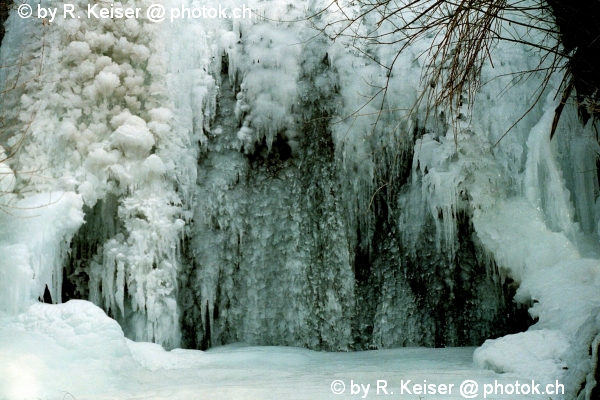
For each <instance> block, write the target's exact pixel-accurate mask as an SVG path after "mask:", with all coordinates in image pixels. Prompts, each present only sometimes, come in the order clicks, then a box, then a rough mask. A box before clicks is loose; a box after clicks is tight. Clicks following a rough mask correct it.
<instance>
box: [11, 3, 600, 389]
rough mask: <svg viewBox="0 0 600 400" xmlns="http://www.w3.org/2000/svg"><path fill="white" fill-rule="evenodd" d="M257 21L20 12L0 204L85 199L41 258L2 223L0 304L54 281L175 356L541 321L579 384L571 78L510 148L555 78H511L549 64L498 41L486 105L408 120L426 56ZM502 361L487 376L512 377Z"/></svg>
mask: <svg viewBox="0 0 600 400" xmlns="http://www.w3.org/2000/svg"><path fill="white" fill-rule="evenodd" d="M126 4H127V5H130V6H134V5H135V6H138V7H142V8H143V7H146V6H148V5H149V4H150V3H149V2H144V1H136V2H128V3H126ZM215 4H216V3H215ZM215 4H213V3H210V2H206V3H201V2H186V3H185V5H186V6H189V7H194V6H199V7H201V6H202V5H207V6H211V5H212V6H214V5H215ZM222 4H223V5H228V6H234V5H240V4H237V3H231V4H229V3H228V4H224V3H222ZM247 5H248V6H249V7H251V8H253V9H254V11H255V12H256V14H257V15H258V17H255V18H253V19H247V20H235V19H232V20H219V19H215V20H204V19H203V20H193V19H188V20H178V21H175V22H173V23H171V22H168V21H165V22H163V23H151V22H150V21H147V20H145V19H144V18H139V19H128V20H111V19H106V20H102V21H98V20H92V19H87V18H86V17H84V16H82V18H80V19H61V18H57V19H56V21H54V22H52V23H50V24H45V23H41V22H40V21H35V20H23V19H20V18H18V17H17V15H16V14H15V15H12V16H11V17H10V19H9V21H8V24H7V36H6V37H5V39H4V41H3V45H2V53H1V55H2V60H3V63H4V64H5V65H12V67H11V68H5V69H2V70H1V71H2V79H3V81H4V82H5V88H6V89H8V90H7V91H6V92H5V93H4V94H3V105H2V106H3V114H4V120H5V121H8V123H6V127H5V128H4V131H3V132H2V134H3V136H2V140H3V142H2V143H1V144H2V146H4V147H5V148H6V149H7V157H3V158H6V160H5V161H4V163H3V164H2V165H3V167H2V168H5V170H6V176H7V177H9V178H10V179H11V182H10V183H7V184H6V186H4V184H3V186H2V188H3V191H5V192H10V193H13V192H15V193H18V195H11V196H8V197H6V196H5V198H4V197H3V199H4V200H6V201H5V203H4V208H5V209H6V211H7V212H9V211H10V209H11V207H15V206H16V205H18V204H19V203H17V201H26V202H27V201H29V203H27V204H29V207H31V206H32V205H33V207H38V206H41V207H40V210H50V209H51V207H50V206H48V207H44V206H45V204H44V202H43V201H41V200H40V197H39V196H40V195H42V194H47V193H52V192H55V191H60V192H61V193H67V195H66V196H67V197H66V198H67V199H70V200H69V201H70V202H69V204H68V205H65V206H64V207H62V208H61V207H56V208H53V209H52V210H55V211H52V213H53V214H52V215H53V218H47V219H44V220H43V221H41V222H40V226H42V227H52V228H53V229H55V231H56V232H54V231H52V232H54V233H52V234H51V235H49V236H51V237H49V236H43V235H42V236H39V237H40V243H41V244H40V245H39V246H37V245H36V246H31V245H30V244H31V243H32V242H31V240H30V238H31V237H32V236H31V235H29V233H28V232H31V233H33V232H35V231H36V230H40V229H39V228H36V226H34V225H31V224H30V225H27V224H23V225H19V224H18V223H16V222H11V223H5V222H3V232H4V233H3V236H2V246H3V247H2V249H3V250H2V251H3V254H6V255H7V256H6V258H5V259H10V260H13V261H11V262H10V265H11V267H10V268H9V267H4V269H3V271H8V272H4V275H3V276H4V277H6V280H5V282H11V285H10V287H11V290H12V292H10V293H11V294H6V293H8V292H6V291H4V292H2V294H0V295H1V296H3V297H2V298H3V300H2V303H1V306H2V309H3V310H4V311H11V312H16V311H18V309H19V308H20V307H22V306H23V305H24V304H26V303H27V302H29V301H33V300H34V299H37V297H38V296H42V295H43V292H44V288H45V286H46V285H48V287H49V288H50V289H51V290H50V291H51V294H52V300H53V301H54V302H60V301H66V300H68V299H71V298H86V299H89V300H91V301H93V302H95V303H96V304H98V305H100V306H102V307H103V308H104V309H105V310H107V311H108V312H109V314H110V315H111V316H113V317H114V318H115V319H116V320H117V321H119V322H120V324H121V325H122V326H123V328H124V331H125V332H126V334H127V335H128V336H129V337H131V338H134V339H136V340H148V341H155V342H158V343H161V344H163V345H165V346H167V347H176V346H179V345H183V346H186V347H196V348H207V347H210V346H214V345H218V344H224V343H230V342H235V341H246V342H250V343H254V344H286V345H295V346H305V347H309V348H315V349H326V350H346V349H365V348H382V347H393V346H403V345H427V346H453V345H479V344H481V343H482V342H483V341H484V340H485V339H487V338H490V337H497V336H501V335H505V334H507V333H512V332H516V331H520V330H525V329H527V327H528V326H529V325H530V324H531V323H532V322H534V321H532V320H531V319H530V318H529V316H528V315H527V311H526V309H527V308H528V307H530V306H531V305H533V308H532V311H531V315H532V316H533V317H534V318H536V319H538V321H537V323H536V324H535V325H533V327H532V328H531V329H533V330H547V331H552V332H551V333H550V334H548V337H553V338H556V337H558V338H559V339H560V340H558V339H557V340H558V341H559V342H560V343H567V344H566V345H565V346H570V348H572V349H574V350H573V352H572V354H574V355H573V358H572V359H569V360H567V359H566V358H565V357H566V356H564V357H563V356H560V357H558V359H557V360H554V361H552V365H553V366H555V367H556V370H552V371H553V372H552V373H553V374H556V375H557V376H560V374H562V372H561V371H562V369H561V366H562V365H563V364H561V363H563V362H564V363H567V364H568V365H569V366H570V367H573V368H571V369H570V370H569V371H570V372H569V373H571V374H572V380H573V382H581V381H582V380H583V379H584V378H585V373H586V372H587V371H589V370H590V366H589V362H590V357H589V355H588V353H587V348H586V346H588V345H589V343H590V342H591V341H592V339H593V338H594V337H595V335H596V334H597V331H598V329H597V327H596V325H595V322H594V321H595V320H594V315H595V314H594V310H593V304H594V301H595V300H596V299H597V294H596V293H597V291H596V290H595V289H596V288H597V286H596V284H597V283H596V280H597V278H596V276H597V273H598V262H597V258H598V256H599V254H600V253H598V222H599V219H600V218H599V217H600V213H599V212H598V208H597V206H596V199H597V197H598V183H597V182H598V177H597V170H596V156H597V147H598V146H597V141H596V137H595V135H594V133H593V132H594V130H593V129H594V127H593V126H591V125H590V126H587V127H582V126H581V125H580V124H579V122H578V120H577V117H576V115H575V114H576V113H575V111H574V109H573V108H572V107H571V106H570V105H568V106H567V107H566V109H565V112H564V116H563V118H562V122H561V125H560V126H559V128H558V130H557V133H556V136H555V138H554V139H553V140H552V141H550V140H549V131H548V129H549V124H550V123H551V119H552V114H553V108H554V107H555V105H556V104H555V103H554V97H553V90H554V89H555V88H556V87H557V85H558V83H559V82H560V79H561V77H560V76H556V77H554V78H553V79H552V80H551V81H550V82H549V85H548V88H547V90H546V91H545V92H543V93H542V94H541V95H540V99H541V100H540V101H539V102H538V103H537V105H535V106H534V107H533V108H532V110H531V112H529V113H528V114H526V116H525V117H524V118H523V119H522V120H521V121H520V122H519V123H518V124H517V125H516V126H515V127H514V128H513V129H512V130H511V131H510V132H509V133H508V134H506V135H505V136H504V134H505V133H506V131H507V129H508V128H509V127H510V126H511V125H512V124H513V123H514V122H515V121H516V120H518V119H519V118H520V117H521V116H522V115H523V114H524V113H525V112H526V111H527V110H528V109H529V108H530V106H531V105H532V104H534V102H535V99H536V98H537V97H538V94H539V93H537V92H536V91H537V90H538V89H539V87H540V84H541V82H542V77H540V76H537V75H535V74H532V75H531V76H529V79H521V80H518V79H517V81H516V83H515V81H514V80H513V78H514V77H513V76H512V75H511V74H514V73H515V72H518V71H524V70H531V69H534V68H535V67H536V66H537V65H538V63H539V60H540V54H538V53H536V52H532V51H531V50H529V49H527V48H525V47H523V46H520V45H517V44H509V43H502V44H500V45H499V47H498V48H496V50H495V53H494V57H495V59H496V60H498V61H499V62H497V63H496V64H495V65H494V68H492V66H491V65H488V66H486V67H485V68H484V70H483V71H482V80H483V81H484V82H486V84H485V85H484V86H483V88H482V90H481V91H480V93H478V94H477V97H476V98H475V99H467V98H465V102H464V103H465V104H467V103H468V101H467V100H473V102H472V103H473V105H474V106H473V108H468V107H466V106H464V107H462V108H459V109H454V110H452V111H451V110H449V109H447V108H444V107H439V108H437V109H435V110H433V112H430V113H429V114H428V113H426V112H425V109H424V108H416V109H415V108H413V107H414V105H415V102H416V100H417V98H418V96H419V93H420V90H422V89H421V88H422V86H421V84H422V80H421V75H420V74H421V71H422V67H423V66H424V65H426V63H427V60H426V58H424V57H423V54H424V51H425V50H427V48H429V46H431V42H430V41H428V40H429V39H428V40H423V41H421V42H417V43H414V44H413V45H412V46H410V47H408V48H407V49H405V50H404V51H403V52H402V54H401V55H400V57H399V58H398V60H397V61H396V62H395V64H394V65H395V66H394V68H393V69H392V70H386V69H385V68H383V67H382V66H381V64H384V65H388V64H389V62H390V61H391V60H392V59H393V58H394V57H395V56H396V52H397V47H394V45H389V46H372V45H370V44H369V43H360V41H358V42H357V41H350V42H348V41H344V40H342V39H340V40H337V41H335V42H333V41H330V40H328V39H327V38H326V37H325V36H322V35H320V36H315V35H316V32H315V31H314V30H312V29H311V28H310V26H309V24H308V23H307V22H306V21H303V18H304V17H305V16H306V15H307V13H308V14H310V13H311V12H313V11H315V10H320V9H321V8H324V7H325V6H326V5H325V4H304V3H302V4H299V3H293V2H285V1H273V2H257V3H251V4H247ZM165 6H174V7H180V6H181V2H172V3H168V4H165ZM348 6H349V9H348V10H349V11H348V12H350V11H351V12H354V13H360V11H361V10H360V7H359V6H352V5H351V4H348ZM78 7H79V10H84V9H85V3H84V2H81V3H78ZM307 10H308V11H307ZM335 18H337V16H336V14H335V10H333V9H332V10H330V12H329V13H325V14H322V15H320V16H319V17H317V18H315V19H314V20H313V21H312V22H314V23H316V24H317V25H319V26H325V25H326V24H327V23H328V22H331V21H333V20H335ZM293 21H296V22H293ZM298 21H300V22H298ZM370 23H372V21H371V22H370V21H368V20H367V21H365V24H364V25H363V26H362V28H361V29H365V30H367V31H368V30H369V29H371V28H372V26H370V25H369V24H370ZM514 29H516V28H514ZM326 33H327V32H326ZM522 34H526V32H525V33H522ZM431 40H433V38H431ZM399 43H400V44H401V43H402V42H401V41H400V42H399ZM384 86H385V87H387V93H386V97H385V98H383V97H382V92H381V90H380V89H381V88H382V87H384ZM465 96H467V94H466V93H465ZM546 98H548V100H546ZM411 110H412V112H409V111H411ZM503 136H504V137H503ZM501 138H502V140H500V139H501ZM499 140H500V141H499ZM13 174H14V175H16V182H15V183H13V182H12V176H13ZM36 196H38V197H36ZM31 198H36V199H38V200H37V201H34V202H32V201H31V200H27V199H31ZM19 199H25V200H19ZM27 204H25V206H27ZM45 212H46V211H40V213H45ZM78 213H79V214H78ZM81 213H83V214H85V223H84V224H83V225H82V224H81ZM7 215H8V214H7ZM3 218H4V219H5V220H7V218H9V217H8V216H4V217H3ZM61 219H62V220H63V221H67V222H68V221H70V222H69V223H64V224H61V223H58V222H57V221H59V220H61ZM11 221H13V220H12V219H11ZM15 221H18V219H17V220H15ZM80 226H81V227H80ZM17 231H19V232H20V235H14V233H15V232H17ZM40 231H41V230H40ZM49 232H50V231H49ZM9 237H12V238H13V239H10V240H9V239H8V238H9ZM14 238H16V239H14ZM57 238H60V240H57ZM36 243H37V242H36ZM44 246H45V247H44ZM52 246H54V247H52ZM45 248H52V249H56V250H53V251H54V252H53V253H52V254H53V256H52V258H51V259H50V258H48V257H46V256H45V255H42V252H41V251H42V250H40V249H45ZM9 254H10V257H9V256H8V255H9ZM44 254H45V253H44ZM34 259H35V260H38V261H37V264H35V265H37V266H36V267H35V268H37V269H38V271H40V272H35V273H33V272H32V271H34V267H33V265H34V261H32V260H34ZM47 260H48V262H47V263H45V261H47ZM49 260H52V261H49ZM32 282H33V283H32ZM12 283H15V284H14V285H13V284H12ZM565 290H568V291H569V296H565V295H564V291H565ZM515 291H516V297H514V295H515ZM513 297H514V298H515V300H516V301H517V302H518V303H519V304H520V305H521V308H519V306H518V305H517V304H516V303H515V302H513ZM516 337H517V339H516V340H521V339H519V338H523V339H522V340H525V341H526V338H527V336H519V335H517V336H516ZM511 343H512V342H511ZM556 343H557V341H552V343H551V344H552V346H554V345H556ZM502 344H503V342H502V340H501V339H500V340H499V341H497V342H488V344H486V346H485V349H487V350H486V351H483V350H482V351H481V352H480V353H479V356H478V357H479V358H478V362H480V363H481V365H486V366H491V367H493V368H497V369H503V370H509V369H510V368H511V367H510V365H511V364H510V362H509V363H508V364H507V363H502V362H500V361H501V360H500V361H499V359H498V354H502V351H499V350H498V349H502ZM561 354H568V352H565V353H561ZM586 363H588V364H586ZM586 365H587V366H586ZM571 371H575V372H571Z"/></svg>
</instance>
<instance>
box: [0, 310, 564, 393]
mask: <svg viewBox="0 0 600 400" xmlns="http://www.w3.org/2000/svg"><path fill="white" fill-rule="evenodd" d="M473 350H474V348H446V349H427V348H401V349H395V350H378V351H368V352H354V353H352V352H350V353H324V352H315V351H311V350H306V349H298V348H290V347H249V346H246V345H243V344H238V345H230V346H225V347H218V348H214V349H211V350H209V351H206V352H202V351H198V350H181V349H176V350H171V351H170V352H167V351H165V350H164V349H162V347H160V346H159V345H157V344H153V343H136V342H132V341H130V340H128V339H126V338H125V337H124V336H123V332H122V330H121V328H120V327H119V325H118V323H117V322H116V321H114V320H113V319H111V318H108V317H107V316H106V314H105V313H104V311H102V310H101V309H100V308H98V307H97V306H95V305H94V304H92V303H90V302H87V301H82V300H71V301H69V302H67V303H65V304H57V305H49V304H35V305H33V306H31V307H30V308H29V310H27V312H25V313H22V314H20V315H18V316H13V317H9V316H3V317H0V398H2V399H7V400H17V399H19V400H20V399H34V398H42V399H48V400H54V399H63V398H75V399H78V400H83V399H132V398H136V399H259V398H260V399H281V398H289V399H335V398H340V397H342V398H357V397H362V395H363V394H364V392H363V393H362V394H361V395H360V396H357V395H352V394H350V385H351V383H352V382H351V381H354V383H361V384H363V385H365V386H366V385H367V384H370V385H371V389H370V392H369V394H368V396H367V397H365V398H372V397H375V387H376V383H377V380H386V381H387V382H388V386H387V389H388V390H389V391H390V392H394V394H393V395H392V394H391V393H390V395H389V397H390V398H392V397H393V398H400V399H418V398H419V396H417V395H414V394H412V395H408V394H405V395H400V386H401V381H402V380H404V381H406V380H409V379H410V380H411V381H412V383H423V381H427V382H428V383H435V384H446V385H449V384H454V385H455V389H454V391H453V392H452V394H451V395H447V394H446V395H435V396H434V395H431V396H427V397H425V398H440V399H442V398H443V399H461V398H463V397H462V396H460V394H459V392H458V390H457V389H456V388H458V387H459V386H460V384H461V383H462V381H464V380H467V379H471V380H475V381H476V382H478V383H479V385H480V386H483V385H484V384H494V383H495V381H498V382H500V383H501V384H510V383H512V384H514V383H515V382H516V381H517V380H518V381H519V382H521V383H527V382H530V380H531V379H533V378H532V377H531V376H528V375H527V373H523V374H522V373H520V371H517V373H514V374H513V373H509V374H497V373H495V372H492V371H489V370H484V369H479V368H477V367H476V366H474V365H473V362H472V355H473ZM525 372H528V371H525ZM334 380H342V381H343V382H344V383H345V385H346V392H345V393H344V394H343V395H334V394H333V393H332V392H331V389H330V387H331V384H332V382H333V381H334ZM480 397H481V396H480ZM488 398H491V399H502V398H507V397H506V395H504V396H488ZM510 398H519V399H521V398H523V399H529V398H531V399H536V398H538V399H542V398H544V399H545V398H546V397H543V396H531V395H522V396H518V397H514V396H513V397H510ZM558 398H559V397H553V399H554V400H556V399H558Z"/></svg>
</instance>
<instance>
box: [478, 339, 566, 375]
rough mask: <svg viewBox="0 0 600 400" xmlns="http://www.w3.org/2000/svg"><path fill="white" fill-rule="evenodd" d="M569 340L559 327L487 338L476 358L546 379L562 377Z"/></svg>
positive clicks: (498, 367)
mask: <svg viewBox="0 0 600 400" xmlns="http://www.w3.org/2000/svg"><path fill="white" fill-rule="evenodd" d="M568 348H569V342H568V341H567V339H566V337H565V335H564V334H563V333H561V332H559V331H552V330H547V329H543V330H536V331H527V332H522V333H517V334H515V335H507V336H504V337H501V338H499V339H490V340H486V341H485V343H484V344H483V345H482V346H481V347H480V348H478V349H477V350H475V353H474V354H473V360H474V362H475V364H476V365H477V366H479V367H481V368H486V369H491V370H493V371H495V372H498V373H504V372H512V373H516V374H519V375H523V376H528V377H530V378H532V379H536V380H538V381H542V382H551V381H553V380H555V379H559V380H560V378H561V377H562V375H563V373H564V369H563V367H565V365H566V363H565V358H566V356H567V349H568Z"/></svg>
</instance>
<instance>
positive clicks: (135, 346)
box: [126, 339, 207, 371]
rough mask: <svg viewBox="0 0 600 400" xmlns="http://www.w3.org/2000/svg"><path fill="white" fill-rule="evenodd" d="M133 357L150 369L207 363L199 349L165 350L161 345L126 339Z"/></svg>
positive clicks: (193, 366) (175, 367)
mask: <svg viewBox="0 0 600 400" xmlns="http://www.w3.org/2000/svg"><path fill="white" fill-rule="evenodd" d="M126 342H127V347H129V350H130V351H131V355H132V356H133V359H134V360H135V361H137V362H138V363H140V365H141V366H142V367H144V368H146V369H149V370H150V371H156V370H157V369H183V368H195V367H199V366H201V365H205V364H206V363H207V361H206V358H205V357H204V352H202V351H199V350H185V349H173V350H171V351H166V350H165V349H164V348H163V347H162V346H161V345H159V344H155V343H149V342H134V341H132V340H129V339H126Z"/></svg>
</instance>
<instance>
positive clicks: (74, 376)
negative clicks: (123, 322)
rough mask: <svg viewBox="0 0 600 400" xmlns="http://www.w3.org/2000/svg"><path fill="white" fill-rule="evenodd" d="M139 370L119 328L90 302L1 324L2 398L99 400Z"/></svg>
mask: <svg viewBox="0 0 600 400" xmlns="http://www.w3.org/2000/svg"><path fill="white" fill-rule="evenodd" d="M136 367H137V365H136V363H135V362H134V360H133V359H132V358H131V353H130V352H129V349H128V348H127V346H126V344H125V337H124V335H123V331H122V330H121V327H120V326H119V324H118V323H117V322H116V321H114V320H113V319H111V318H109V317H108V316H107V315H106V314H105V313H104V311H102V309H100V308H98V307H97V306H95V305H94V304H92V303H90V302H88V301H83V300H71V301H69V302H67V303H65V304H56V305H51V304H42V303H39V304H34V305H32V306H31V307H30V308H29V309H28V311H27V312H26V313H23V314H20V315H19V316H17V317H5V318H0V398H9V399H24V398H44V399H46V398H48V399H55V398H63V396H64V395H65V393H66V392H65V391H68V392H69V393H71V395H72V396H74V397H76V398H86V396H87V398H98V397H97V395H98V394H99V393H101V392H102V391H103V390H106V389H107V388H111V390H118V389H119V388H122V387H125V385H126V382H127V380H126V378H125V375H126V371H134V370H135V368H136ZM67 397H68V396H67Z"/></svg>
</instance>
